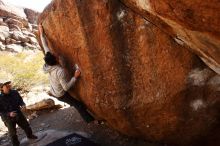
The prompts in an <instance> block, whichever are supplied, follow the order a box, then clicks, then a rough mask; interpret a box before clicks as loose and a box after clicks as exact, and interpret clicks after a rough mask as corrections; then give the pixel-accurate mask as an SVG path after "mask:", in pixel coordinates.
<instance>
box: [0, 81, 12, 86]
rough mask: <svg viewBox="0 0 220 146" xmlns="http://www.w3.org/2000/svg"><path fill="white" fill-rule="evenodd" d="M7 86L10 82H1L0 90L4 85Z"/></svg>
mask: <svg viewBox="0 0 220 146" xmlns="http://www.w3.org/2000/svg"><path fill="white" fill-rule="evenodd" d="M7 84H11V81H6V82H1V83H0V88H2V87H3V86H4V85H7Z"/></svg>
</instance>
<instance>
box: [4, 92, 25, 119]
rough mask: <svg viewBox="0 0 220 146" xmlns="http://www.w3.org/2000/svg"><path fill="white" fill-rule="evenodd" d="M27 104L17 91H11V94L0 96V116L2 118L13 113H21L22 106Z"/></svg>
mask: <svg viewBox="0 0 220 146" xmlns="http://www.w3.org/2000/svg"><path fill="white" fill-rule="evenodd" d="M24 105H25V103H24V101H23V99H22V98H21V96H20V94H19V93H18V91H16V90H11V91H10V93H9V94H4V93H1V94H0V116H1V117H2V118H4V117H7V116H9V113H10V112H12V111H16V112H21V111H20V106H24Z"/></svg>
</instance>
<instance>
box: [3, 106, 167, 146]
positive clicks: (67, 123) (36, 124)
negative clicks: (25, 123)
mask: <svg viewBox="0 0 220 146" xmlns="http://www.w3.org/2000/svg"><path fill="white" fill-rule="evenodd" d="M38 114H39V115H40V116H39V117H37V118H35V119H33V120H31V121H30V124H31V127H32V129H33V131H34V132H40V131H45V130H49V129H54V130H61V131H68V132H72V133H73V132H84V133H86V134H87V135H89V137H90V139H91V140H92V141H94V142H96V143H98V144H100V145H101V146H163V145H162V144H155V143H150V142H147V141H143V140H140V139H135V138H130V137H127V136H124V135H122V134H120V133H118V132H117V131H115V130H112V129H111V128H109V127H108V126H107V125H106V124H98V123H91V124H87V123H85V122H84V121H83V120H82V119H81V117H80V115H79V114H78V113H77V111H76V110H75V109H74V108H72V107H69V108H65V109H60V110H56V111H44V112H41V113H38ZM17 131H18V136H19V139H20V140H21V139H22V138H24V137H25V135H24V132H23V130H21V129H20V128H18V130H17ZM9 142H10V140H9V139H8V137H7V133H6V134H4V135H2V136H1V137H0V145H1V146H2V145H4V146H10V144H9Z"/></svg>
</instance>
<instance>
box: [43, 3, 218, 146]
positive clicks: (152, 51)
mask: <svg viewBox="0 0 220 146" xmlns="http://www.w3.org/2000/svg"><path fill="white" fill-rule="evenodd" d="M219 8H220V3H219V1H216V0H211V1H203V0H194V1H190V0H178V1H177V0H172V1H167V0H165V1H164V0H156V1H153V0H121V1H119V0H118V1H110V0H109V1H108V0H102V1H101V0H93V1H90V0H83V1H81V0H75V1H72V0H54V1H53V2H52V3H51V4H50V5H49V6H48V7H47V8H46V9H45V10H44V12H43V13H42V14H41V15H40V18H39V22H42V23H43V26H44V29H45V33H46V34H47V38H48V41H49V42H50V44H51V45H52V48H53V49H52V51H53V52H54V53H55V54H56V55H57V57H62V58H64V64H65V65H66V66H65V68H66V69H67V70H68V71H69V73H70V74H72V72H73V70H72V67H73V66H74V64H75V63H77V64H79V66H80V67H81V69H82V78H81V79H80V81H79V82H78V84H77V87H76V88H75V89H76V90H75V92H74V91H73V94H75V95H76V96H77V97H78V98H80V99H81V100H82V101H83V102H84V103H85V104H86V105H87V106H88V107H89V109H90V110H91V111H92V112H93V113H94V114H96V116H97V117H99V118H102V119H104V120H106V121H107V123H108V124H109V125H110V126H111V127H113V128H115V129H117V130H119V131H120V132H122V133H124V134H126V135H130V136H136V137H141V138H144V139H146V140H150V141H157V142H158V141H159V142H166V143H169V144H174V145H182V146H186V145H199V146H202V145H206V146H213V145H218V144H219V143H220V141H219V139H220V138H219V136H220V129H219V128H220V119H219V117H220V115H219V113H220V98H219V97H220V76H219V67H220V66H219V65H220V53H219V52H220V32H219V30H220V28H219V26H220V25H219V20H220V19H219V18H220V13H218V10H219Z"/></svg>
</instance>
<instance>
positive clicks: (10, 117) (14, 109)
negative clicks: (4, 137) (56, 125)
mask: <svg viewBox="0 0 220 146" xmlns="http://www.w3.org/2000/svg"><path fill="white" fill-rule="evenodd" d="M0 89H1V94H0V115H1V118H2V121H3V122H4V123H5V126H6V127H7V128H8V132H9V136H10V138H11V142H12V144H13V146H19V145H20V142H19V140H18V136H17V134H16V124H18V126H20V127H21V128H22V129H23V130H24V131H25V133H26V135H27V138H28V139H32V140H35V139H37V136H35V135H33V133H32V129H31V127H30V125H29V123H28V121H27V119H26V118H25V116H24V115H23V114H22V112H21V110H24V109H25V103H24V101H23V99H22V98H21V96H20V94H19V93H18V92H17V91H16V90H12V89H11V82H10V81H6V82H2V83H0Z"/></svg>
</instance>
